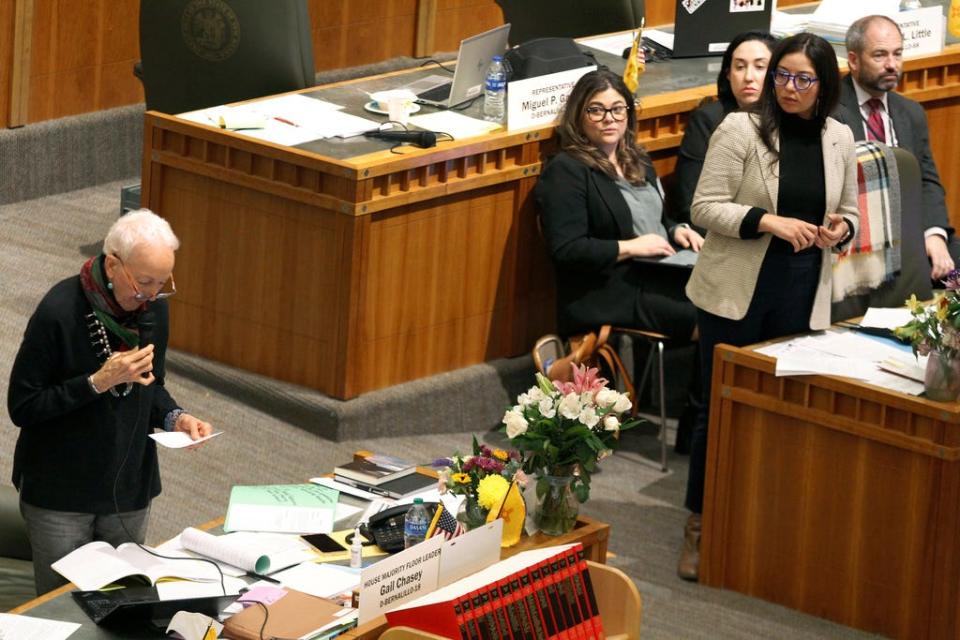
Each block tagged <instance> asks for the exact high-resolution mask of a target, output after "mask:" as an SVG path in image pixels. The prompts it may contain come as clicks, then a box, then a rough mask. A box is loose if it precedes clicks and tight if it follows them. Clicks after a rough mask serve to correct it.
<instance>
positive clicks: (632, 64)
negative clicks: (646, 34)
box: [623, 21, 647, 93]
mask: <svg viewBox="0 0 960 640" xmlns="http://www.w3.org/2000/svg"><path fill="white" fill-rule="evenodd" d="M642 39H643V22H642V21H641V23H640V29H639V30H638V31H637V35H636V36H635V37H634V39H633V45H632V46H631V47H630V56H629V57H628V58H627V67H626V69H624V70H623V84H625V85H627V89H629V90H630V93H636V92H637V87H639V86H640V74H641V73H643V72H644V71H645V70H646V66H647V65H646V63H645V62H644V61H642V60H640V58H639V51H640V47H641V44H640V42H641V40H642Z"/></svg>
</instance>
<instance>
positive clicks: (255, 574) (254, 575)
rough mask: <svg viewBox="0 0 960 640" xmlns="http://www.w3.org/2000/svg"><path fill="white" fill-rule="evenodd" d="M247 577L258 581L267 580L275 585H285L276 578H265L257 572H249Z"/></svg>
mask: <svg viewBox="0 0 960 640" xmlns="http://www.w3.org/2000/svg"><path fill="white" fill-rule="evenodd" d="M247 575H248V576H250V577H251V578H257V579H258V580H266V581H267V582H272V583H273V584H283V583H282V582H280V581H279V580H277V579H276V578H271V577H270V576H265V575H263V574H262V573H257V572H256V571H247Z"/></svg>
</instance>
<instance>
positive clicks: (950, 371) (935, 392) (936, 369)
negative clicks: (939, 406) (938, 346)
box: [923, 351, 960, 402]
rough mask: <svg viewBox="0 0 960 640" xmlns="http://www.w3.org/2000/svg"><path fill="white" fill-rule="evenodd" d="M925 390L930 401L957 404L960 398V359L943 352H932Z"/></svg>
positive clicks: (925, 380)
mask: <svg viewBox="0 0 960 640" xmlns="http://www.w3.org/2000/svg"><path fill="white" fill-rule="evenodd" d="M923 390H924V392H925V394H926V396H927V398H928V399H930V400H936V401H937V402H956V401H957V399H958V398H960V358H957V357H952V356H950V355H949V354H946V353H943V352H942V351H931V352H930V355H929V356H928V358H927V370H926V374H925V375H924V379H923Z"/></svg>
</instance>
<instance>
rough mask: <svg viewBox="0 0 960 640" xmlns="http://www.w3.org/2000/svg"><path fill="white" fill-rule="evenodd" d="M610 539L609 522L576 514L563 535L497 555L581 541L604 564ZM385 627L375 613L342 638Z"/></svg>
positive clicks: (374, 633) (356, 639)
mask: <svg viewBox="0 0 960 640" xmlns="http://www.w3.org/2000/svg"><path fill="white" fill-rule="evenodd" d="M609 538H610V525H609V524H607V523H605V522H600V521H599V520H594V519H593V518H588V517H587V516H579V517H578V518H577V524H576V525H575V526H574V528H573V531H571V532H570V533H568V534H566V535H562V536H545V535H543V534H542V533H538V534H536V535H534V536H526V535H525V536H523V538H521V539H520V542H518V543H517V544H516V545H515V546H513V547H510V548H509V549H502V550H501V551H500V557H501V559H502V558H509V557H510V556H512V555H514V554H516V553H520V552H521V551H529V550H530V549H536V548H539V547H550V546H554V545H561V544H571V543H573V542H580V543H582V544H583V549H584V551H585V552H586V556H587V559H588V560H592V561H594V562H599V563H601V564H606V562H607V541H608V540H609ZM386 628H387V619H386V618H385V617H384V616H378V617H377V618H375V619H373V620H371V621H370V622H368V623H366V624H364V625H361V626H359V627H357V628H356V629H353V630H351V631H348V632H347V633H345V634H344V635H343V636H341V637H343V638H350V639H352V640H375V639H376V638H379V637H380V634H382V633H383V632H384V631H385V630H386Z"/></svg>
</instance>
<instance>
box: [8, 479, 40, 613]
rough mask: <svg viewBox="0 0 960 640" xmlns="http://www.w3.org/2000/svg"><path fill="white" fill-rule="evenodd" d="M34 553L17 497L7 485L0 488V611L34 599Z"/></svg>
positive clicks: (18, 497)
mask: <svg viewBox="0 0 960 640" xmlns="http://www.w3.org/2000/svg"><path fill="white" fill-rule="evenodd" d="M32 558H33V552H32V551H31V550H30V540H29V539H28V538H27V527H26V524H24V522H23V517H22V516H21V515H20V495H19V494H18V493H17V490H16V489H14V488H13V487H12V486H10V485H2V486H0V611H7V610H9V609H12V608H13V607H16V606H18V605H21V604H23V603H24V602H26V601H28V600H30V599H31V598H33V597H35V596H36V585H35V583H34V580H33V561H32Z"/></svg>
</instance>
